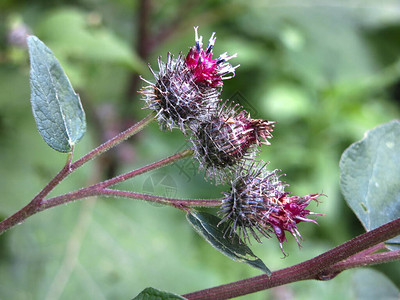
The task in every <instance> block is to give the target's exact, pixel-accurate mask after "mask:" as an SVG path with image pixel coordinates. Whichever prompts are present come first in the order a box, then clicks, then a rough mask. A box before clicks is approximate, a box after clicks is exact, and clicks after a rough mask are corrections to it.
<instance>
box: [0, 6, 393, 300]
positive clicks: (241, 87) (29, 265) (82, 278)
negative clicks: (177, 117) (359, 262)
mask: <svg viewBox="0 0 400 300" xmlns="http://www.w3.org/2000/svg"><path fill="white" fill-rule="evenodd" d="M277 3H278V2H276V1H244V0H237V1H218V0H214V1H197V0H193V1H188V2H185V3H182V2H181V1H151V2H150V1H145V0H143V1H128V0H118V1H106V0H74V1H65V0H57V1H45V0H40V1H34V2H33V1H22V0H20V1H11V0H6V1H2V2H1V4H0V190H1V192H2V198H1V200H0V216H1V217H6V216H8V215H10V214H11V213H13V212H15V211H16V210H17V209H19V208H21V207H22V206H23V205H24V204H26V203H27V202H28V201H29V200H30V199H31V198H32V197H33V196H34V195H35V194H36V193H37V192H38V191H39V190H40V189H41V188H42V187H43V186H44V185H45V184H46V183H47V182H48V180H49V179H50V178H51V177H52V176H54V175H55V174H56V172H57V171H58V170H59V169H60V168H61V167H62V166H63V164H64V162H65V159H66V157H65V155H62V154H59V153H57V152H54V151H52V150H51V149H50V148H48V146H47V145H46V144H45V143H44V142H43V141H42V139H41V137H40V135H39V133H38V132H37V129H36V127H35V123H34V119H33V117H32V114H31V108H30V103H29V95H30V92H29V64H28V53H27V49H26V48H25V44H24V38H25V35H26V33H33V34H35V35H37V36H38V37H39V38H40V39H41V40H42V41H44V42H45V43H46V45H48V46H49V47H50V48H51V49H52V51H53V52H54V54H55V55H56V56H57V58H58V59H59V60H60V62H61V64H62V65H63V68H64V69H65V71H66V73H67V74H68V76H69V78H70V79H71V82H72V84H73V86H74V88H75V90H77V91H78V92H79V94H80V96H81V99H82V103H83V106H84V108H85V111H86V114H87V118H88V132H87V134H86V136H85V138H84V139H83V140H82V142H81V143H80V144H79V145H78V147H77V151H76V153H75V157H76V158H78V157H79V156H80V155H81V154H83V153H86V152H87V151H88V150H90V149H91V148H93V147H94V146H96V145H98V144H99V143H100V142H102V141H104V140H106V139H107V138H110V137H111V136H113V135H115V134H116V133H117V132H119V131H120V130H122V129H124V128H126V127H127V126H128V124H131V123H132V122H134V121H136V120H139V119H141V118H142V117H144V116H145V115H146V113H147V112H146V111H143V110H141V107H142V106H143V103H142V102H141V101H140V100H139V99H140V96H139V95H138V94H137V93H136V90H138V89H139V88H140V87H141V86H142V83H141V82H140V81H139V80H138V79H137V75H138V74H142V75H143V76H144V77H145V78H147V79H149V80H151V79H152V78H151V74H150V72H149V71H148V70H147V69H146V63H147V62H150V63H151V65H152V66H153V67H155V66H156V58H157V57H158V56H159V55H162V56H163V57H164V58H165V57H166V54H167V52H168V51H170V52H172V53H174V54H176V55H177V54H178V53H179V51H184V52H186V50H187V49H188V47H189V46H191V45H193V43H194V32H193V26H194V25H199V26H200V33H201V34H202V35H203V36H204V38H205V39H208V37H209V36H210V35H211V33H212V32H213V31H216V32H217V42H216V46H215V51H214V52H215V53H216V54H219V53H222V52H225V51H228V52H229V53H234V52H237V53H238V58H236V59H234V60H233V61H232V63H233V64H235V63H237V64H239V63H240V64H241V66H240V68H239V69H238V70H237V74H236V77H235V78H234V79H231V80H229V81H226V82H225V85H224V92H223V97H224V98H231V99H235V100H237V101H240V102H241V104H242V105H243V106H245V107H246V108H247V109H248V110H249V111H250V112H251V113H252V117H253V118H266V119H270V120H276V121H278V124H277V126H276V131H275V134H274V139H273V140H272V145H271V146H268V147H267V146H264V147H263V149H262V153H261V154H260V157H261V158H262V159H264V160H266V161H271V163H270V168H271V169H274V168H279V169H282V170H283V172H284V173H286V174H287V176H286V181H287V183H289V184H290V185H291V187H290V189H289V190H290V191H291V192H293V195H304V194H309V193H318V192H323V193H325V194H327V195H328V198H326V199H324V200H323V202H322V203H321V204H320V205H319V206H318V207H314V208H313V211H317V212H320V213H325V214H326V216H324V217H321V218H319V224H320V226H319V227H317V226H312V225H310V224H302V225H300V227H301V228H300V230H301V232H302V235H303V237H304V242H303V248H302V249H301V250H299V249H298V248H297V245H296V243H295V241H294V240H293V239H292V238H289V242H288V243H287V244H286V245H285V251H286V252H287V253H289V257H288V258H286V259H281V258H282V254H281V252H280V250H279V247H278V243H277V241H276V240H274V239H271V240H264V243H263V244H262V245H255V244H254V245H253V246H252V250H253V251H254V253H255V254H256V255H257V256H259V257H260V258H261V259H262V260H263V261H264V262H265V263H266V264H267V265H268V267H269V268H270V269H271V270H276V269H279V268H283V267H287V266H290V265H293V264H295V263H298V262H301V261H303V260H306V259H309V258H312V257H314V256H315V255H318V254H320V253H322V252H324V251H326V250H328V249H330V248H332V247H334V246H335V245H338V244H340V243H342V242H344V241H346V240H348V239H350V238H351V237H353V236H355V235H356V234H359V233H362V232H363V231H364V229H363V228H362V226H361V225H360V223H359V221H358V220H357V218H356V217H355V216H354V215H353V213H352V212H351V211H350V209H349V208H348V207H347V206H346V204H345V203H344V200H343V198H342V196H341V193H340V189H339V167H338V162H339V159H340V155H341V153H342V152H343V150H344V149H345V148H346V147H347V146H348V145H349V144H351V143H352V142H354V141H356V140H359V139H361V138H362V136H363V133H364V132H365V131H366V130H368V129H371V128H373V127H375V126H377V125H378V124H381V123H384V122H387V121H390V120H392V119H396V118H399V116H400V110H399V101H400V90H399V86H400V82H399V79H400V72H399V66H400V60H399V56H398V53H400V40H399V38H398V37H399V36H400V5H399V4H398V2H397V1H392V0H384V1H380V3H379V4H377V3H375V2H374V1H363V2H362V3H361V2H359V1H356V0H352V1H336V2H335V4H332V3H331V2H328V1H319V0H314V1H311V0H309V1H303V2H302V3H303V4H302V5H301V6H299V5H297V4H295V3H296V1H279V4H277ZM186 146H187V142H186V140H185V137H184V136H183V135H182V134H181V133H180V132H178V131H176V132H175V131H174V132H172V133H171V132H167V133H163V132H160V130H159V128H158V126H157V125H156V124H153V125H152V126H150V127H149V128H148V129H147V130H145V131H144V132H143V133H141V134H140V135H139V136H137V137H135V138H133V139H132V140H131V141H130V142H129V143H125V144H123V145H121V146H120V147H118V148H117V149H115V150H113V151H112V152H111V154H110V155H108V156H107V157H106V158H103V159H100V160H96V161H93V162H91V163H90V164H89V165H88V166H87V167H86V168H83V169H82V170H78V172H76V174H74V175H73V176H72V177H71V178H68V179H67V180H66V181H65V182H63V183H62V185H61V186H60V187H59V188H58V189H57V190H56V191H55V193H56V192H57V191H61V190H62V191H68V190H71V189H76V188H78V187H80V186H82V184H89V183H93V182H96V181H98V180H99V179H102V178H103V179H104V178H106V177H109V176H110V175H112V174H116V173H120V172H123V171H128V170H131V169H133V168H135V167H139V166H142V165H144V164H146V163H149V162H152V161H155V160H157V159H160V158H163V157H165V156H167V155H170V154H172V153H175V152H177V151H178V150H180V149H182V148H184V147H186ZM182 167H184V171H182ZM196 168H197V167H196V166H193V165H192V164H191V162H190V161H186V162H183V163H182V162H181V163H180V164H175V165H173V166H170V167H169V168H165V169H162V170H158V171H156V172H154V173H151V174H147V175H144V176H141V177H140V178H137V179H135V180H132V181H130V182H128V183H125V187H124V188H126V189H131V190H135V191H145V192H154V193H156V194H160V195H171V196H177V197H186V198H193V197H204V198H214V197H220V195H221V194H220V193H221V191H223V190H224V187H214V186H212V185H210V184H209V183H207V182H205V181H204V179H203V177H202V175H200V174H196ZM0 257H1V259H0V278H2V280H1V282H0V298H5V299H10V298H12V299H70V298H73V297H74V296H76V295H80V297H81V298H85V299H111V298H112V299H114V298H116V299H117V298H118V299H119V298H129V297H133V296H135V295H136V294H138V293H139V292H140V291H141V290H143V289H144V288H145V287H147V286H153V287H156V288H159V289H164V290H168V291H171V292H174V293H178V294H182V293H186V292H190V291H194V290H196V289H201V288H206V287H210V286H214V285H218V284H223V283H228V282H230V281H233V280H239V279H243V278H246V277H249V276H252V275H258V274H260V272H258V271H257V270H255V269H253V268H250V267H248V266H246V265H242V264H238V263H235V262H232V261H230V260H229V259H227V258H225V257H224V256H223V255H221V254H220V253H218V252H217V251H215V250H214V249H213V248H212V247H210V246H209V245H208V244H207V243H205V242H204V241H203V240H202V239H201V238H200V237H198V236H197V234H196V233H195V232H194V231H193V230H192V229H191V227H190V225H188V224H187V221H186V219H185V216H184V214H183V213H181V212H179V211H177V210H174V209H172V208H170V207H160V206H154V205H150V204H147V203H142V202H136V201H130V200H121V199H111V198H107V199H97V200H96V199H88V200H85V201H81V202H79V203H74V204H70V205H68V206H64V207H57V208H54V209H51V210H49V211H46V212H42V213H40V214H38V215H35V216H33V217H32V218H31V219H29V220H28V221H27V222H25V223H24V224H23V225H21V226H18V227H16V228H13V229H11V230H10V231H8V232H7V233H5V234H3V235H2V236H0ZM399 266H400V265H399V263H392V264H390V265H387V266H379V267H376V268H375V269H377V270H379V271H381V272H383V273H385V274H386V275H388V277H390V278H391V279H392V281H393V283H394V284H395V285H397V286H398V287H399V286H400V271H399V270H400V268H399ZM365 276H366V275H362V276H361V275H360V273H359V272H356V271H346V272H345V273H343V274H341V275H339V276H338V277H337V278H335V279H334V280H332V281H329V282H299V283H295V284H292V285H289V286H285V287H280V288H276V289H273V290H271V291H267V292H262V293H258V294H255V295H251V296H247V297H246V299H265V298H267V299H282V297H284V296H288V297H289V299H290V297H291V298H295V299H305V298H307V299H310V298H317V297H318V299H320V298H321V297H323V298H324V299H337V298H339V297H342V298H343V299H357V297H362V296H360V295H362V293H361V292H360V291H362V288H360V285H357V282H360V278H365ZM368 276H371V273H368ZM368 278H370V277H368ZM352 280H354V282H355V284H353V283H352ZM372 282H373V280H372ZM388 285H390V283H388ZM353 286H354V288H352V287H353Z"/></svg>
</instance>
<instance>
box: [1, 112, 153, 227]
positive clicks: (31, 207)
mask: <svg viewBox="0 0 400 300" xmlns="http://www.w3.org/2000/svg"><path fill="white" fill-rule="evenodd" d="M154 117H155V113H150V114H149V115H147V116H146V117H145V118H144V119H143V120H141V121H140V122H138V123H136V124H135V125H133V126H132V127H130V128H128V129H127V130H125V131H123V132H121V133H120V134H119V135H117V136H116V137H114V138H112V139H111V140H109V141H107V142H105V143H104V144H102V145H100V146H99V147H97V148H96V149H94V150H92V151H91V152H89V153H88V154H86V155H85V156H83V157H82V158H80V159H78V160H77V161H76V162H74V163H72V164H71V161H72V151H71V152H70V153H68V157H67V162H66V164H65V166H64V167H63V168H62V169H61V171H60V172H58V174H57V175H56V176H54V178H53V179H52V180H50V182H49V183H48V184H47V185H46V186H45V187H44V188H43V189H42V190H41V191H40V192H39V193H38V194H37V195H36V196H35V197H34V198H33V199H32V200H31V201H30V202H29V203H28V204H27V205H26V206H25V207H23V208H22V209H20V210H19V211H17V212H16V213H15V214H13V215H11V216H10V217H8V218H6V219H5V220H3V221H2V222H0V234H2V233H3V232H5V231H6V230H8V229H9V228H11V227H13V226H15V225H17V224H20V223H22V222H23V221H25V220H26V219H27V218H29V217H30V216H32V215H34V214H35V213H37V212H39V211H42V210H44V209H46V208H47V207H46V201H43V199H44V198H45V197H46V196H47V195H48V194H49V193H50V192H51V191H52V190H53V189H54V188H55V187H56V186H57V185H58V184H59V183H60V182H61V181H62V180H64V179H65V178H66V177H67V176H68V175H69V174H71V173H72V172H74V171H75V170H76V169H77V168H79V167H80V166H82V165H83V164H84V163H86V162H88V161H89V160H91V159H93V158H95V157H97V156H99V155H100V154H102V153H104V152H106V151H108V150H109V149H111V148H112V147H114V146H116V145H118V144H119V143H121V142H123V141H124V140H126V139H127V138H129V137H131V136H132V135H134V134H136V133H138V132H139V131H140V130H142V129H143V128H144V127H145V126H146V125H147V124H149V123H150V122H151V121H152V120H154ZM81 198H83V197H81ZM53 206H54V205H53Z"/></svg>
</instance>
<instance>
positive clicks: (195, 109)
mask: <svg viewBox="0 0 400 300" xmlns="http://www.w3.org/2000/svg"><path fill="white" fill-rule="evenodd" d="M195 34H196V46H194V47H192V48H190V50H189V53H188V54H187V56H186V58H185V57H183V56H182V55H181V54H180V55H179V56H178V57H177V58H176V59H174V58H173V55H172V54H170V53H168V57H167V62H165V63H164V62H163V61H162V60H161V58H160V57H159V58H158V68H159V71H158V72H155V71H153V69H152V68H151V67H150V66H149V68H150V71H151V72H152V73H153V76H154V78H155V80H156V82H155V83H152V82H149V81H147V80H144V81H146V82H147V83H148V84H149V85H148V86H147V87H144V88H143V89H142V90H141V93H142V94H143V96H144V98H143V100H145V101H146V103H147V106H146V107H145V108H149V109H151V110H153V111H155V112H157V119H158V121H159V123H160V125H161V128H162V129H166V128H168V129H170V130H172V128H176V127H177V128H180V129H181V130H182V132H183V133H185V134H186V131H187V129H191V128H192V127H193V126H195V124H196V123H198V122H202V121H204V120H206V119H209V117H210V116H211V115H214V114H215V113H216V111H217V105H218V103H219V102H220V100H219V95H220V93H221V90H222V89H221V87H222V85H223V83H222V80H224V79H228V78H231V77H233V76H234V74H235V69H236V68H237V67H238V66H236V67H232V66H231V65H230V64H229V63H227V61H228V60H229V59H231V58H232V57H235V56H236V55H232V56H229V55H227V54H226V53H224V54H222V55H220V56H219V57H218V58H217V59H212V55H213V53H212V48H213V46H214V43H215V33H214V34H213V35H212V36H211V38H210V41H209V44H208V47H207V49H206V50H203V45H202V37H200V38H199V37H198V33H197V27H195ZM229 73H231V76H225V75H227V74H229Z"/></svg>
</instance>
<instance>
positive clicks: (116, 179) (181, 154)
mask: <svg viewBox="0 0 400 300" xmlns="http://www.w3.org/2000/svg"><path fill="white" fill-rule="evenodd" d="M192 155H193V150H192V149H186V150H183V151H181V152H178V153H176V154H174V155H172V156H170V157H167V158H165V159H162V160H160V161H158V162H155V163H152V164H149V165H147V166H145V167H142V168H140V169H137V170H134V171H131V172H128V173H125V174H122V175H119V176H116V177H114V178H111V179H108V180H106V181H104V182H101V183H98V184H96V185H95V187H96V188H105V187H108V186H112V185H114V184H117V183H119V182H122V181H125V180H128V179H130V178H132V177H135V176H138V175H140V174H143V173H146V172H149V171H152V170H155V169H158V168H161V167H165V166H168V165H169V164H172V163H174V162H176V161H178V160H180V159H183V158H185V157H189V156H192Z"/></svg>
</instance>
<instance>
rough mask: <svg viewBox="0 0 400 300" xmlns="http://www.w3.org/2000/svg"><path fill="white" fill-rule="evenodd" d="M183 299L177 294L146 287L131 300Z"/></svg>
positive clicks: (183, 299)
mask: <svg viewBox="0 0 400 300" xmlns="http://www.w3.org/2000/svg"><path fill="white" fill-rule="evenodd" d="M179 299H181V300H185V299H186V298H183V297H181V296H179V295H176V294H172V293H168V292H163V291H159V290H156V289H154V288H146V289H144V290H143V291H142V292H141V293H140V294H139V295H137V296H136V297H135V298H133V300H179Z"/></svg>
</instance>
